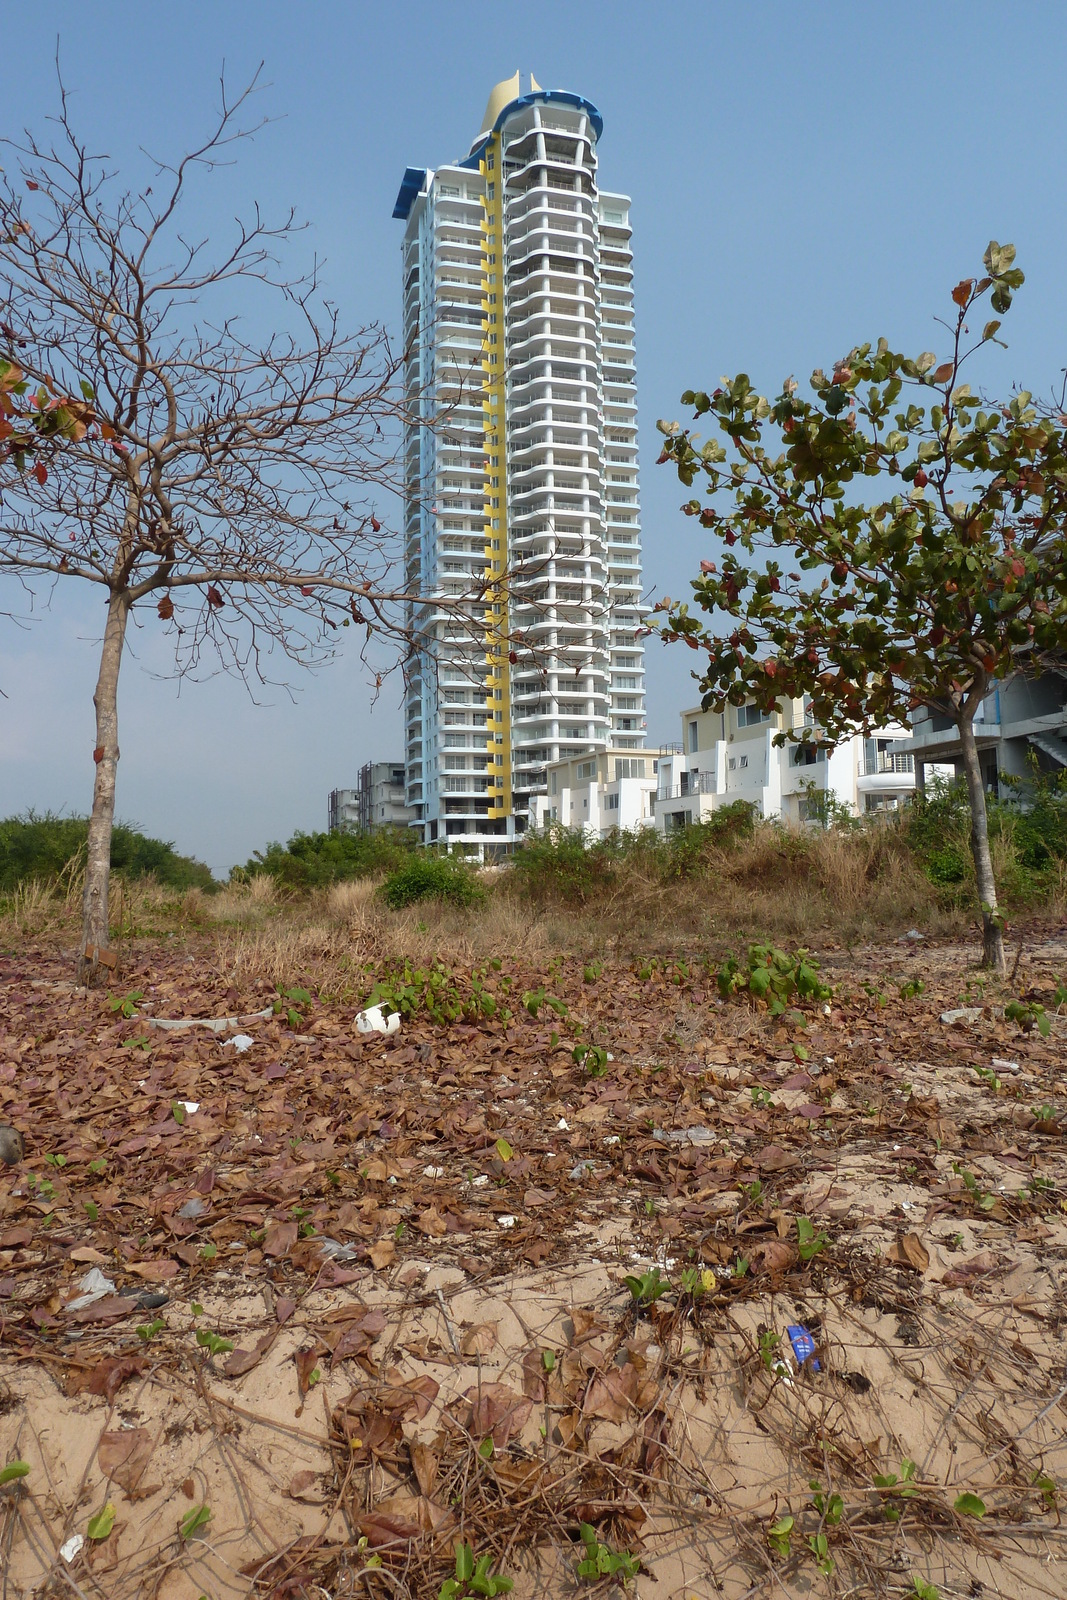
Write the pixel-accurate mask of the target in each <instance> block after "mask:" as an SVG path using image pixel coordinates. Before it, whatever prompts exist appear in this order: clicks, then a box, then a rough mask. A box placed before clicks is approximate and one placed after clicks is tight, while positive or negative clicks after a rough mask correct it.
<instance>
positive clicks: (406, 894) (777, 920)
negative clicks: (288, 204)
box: [0, 779, 1067, 984]
mask: <svg viewBox="0 0 1067 1600" xmlns="http://www.w3.org/2000/svg"><path fill="white" fill-rule="evenodd" d="M1028 790H1029V792H1028V793H1027V794H1026V795H1025V796H1019V795H1018V794H1010V792H1009V798H1008V799H1005V800H1001V801H996V802H993V803H992V804H991V808H990V812H991V826H990V832H991V840H992V849H993V854H994V860H995V864H996V869H997V876H998V881H999V882H1000V883H1001V884H1002V885H1003V889H1004V895H1005V898H1006V904H1007V907H1008V911H1009V915H1011V916H1020V915H1023V914H1026V915H1029V914H1033V913H1042V912H1047V913H1049V914H1057V913H1059V912H1062V910H1063V909H1064V907H1065V906H1067V789H1065V788H1064V786H1063V785H1062V784H1057V783H1056V782H1055V781H1053V780H1047V779H1042V780H1040V781H1036V780H1035V781H1034V782H1033V783H1032V784H1030V785H1028ZM1020 798H1022V799H1025V801H1026V805H1025V808H1023V807H1021V806H1020V805H1019V804H1018V800H1019V799H1020ZM968 828H969V811H968V806H967V799H966V794H965V791H964V790H963V789H962V787H960V786H941V787H937V788H935V789H934V790H933V791H932V792H931V794H930V795H929V796H928V797H927V798H925V799H924V798H919V799H917V800H916V802H915V803H914V804H913V805H912V806H910V807H908V808H907V809H906V810H905V811H903V812H900V813H897V814H895V815H892V816H882V817H878V818H876V819H873V820H870V821H862V822H861V821H853V822H844V821H838V822H836V823H835V824H834V825H833V826H830V827H827V828H825V829H811V828H809V829H803V830H798V829H790V828H786V827H783V826H782V825H780V824H779V823H778V822H776V821H768V822H762V821H757V820H755V819H754V818H753V816H752V814H751V811H750V809H749V808H748V807H747V806H746V805H744V804H741V803H739V804H735V805H731V806H727V807H725V808H724V809H723V810H722V811H720V812H718V813H716V814H715V816H714V817H713V818H711V819H710V820H709V821H707V822H705V823H702V824H699V825H694V826H691V827H688V828H685V829H682V830H679V831H678V832H677V833H673V834H670V835H668V836H667V837H666V838H664V837H662V836H659V835H656V834H654V833H652V832H651V831H647V832H645V831H642V832H637V833H633V834H615V835H612V836H611V837H609V838H607V839H605V840H602V841H598V842H595V843H592V844H587V843H586V842H585V841H583V839H582V836H581V834H580V833H578V832H575V831H569V830H566V829H557V830H553V831H552V832H551V833H547V834H542V835H532V836H530V837H529V838H528V839H527V840H526V841H525V843H524V844H523V846H522V848H521V849H520V850H519V851H518V852H517V853H516V855H515V857H514V858H513V860H512V861H511V862H510V863H508V864H507V865H506V866H503V867H498V868H493V869H489V870H479V869H478V868H476V867H475V866H474V865H472V864H470V863H468V862H467V861H465V860H464V859H463V858H462V857H460V856H441V855H435V854H432V853H430V852H424V851H416V850H415V849H413V847H412V845H411V843H410V841H409V840H408V839H407V838H406V836H404V835H403V834H400V833H384V834H375V835H371V836H367V835H358V834H344V833H340V834H327V833H318V834H299V833H298V834H296V835H295V836H294V837H293V838H292V839H290V840H289V842H288V844H287V845H286V846H282V845H281V844H279V843H273V844H270V845H269V846H268V847H267V849H266V850H264V851H262V852H257V853H256V854H255V855H253V857H252V858H251V859H250V860H249V862H248V863H247V865H246V866H245V867H243V868H237V869H235V870H234V871H233V873H232V874H231V878H230V882H229V883H228V884H226V885H219V884H216V883H215V882H214V881H213V880H212V879H211V877H210V874H208V872H207V869H206V868H205V867H202V866H201V865H200V864H199V863H197V862H193V861H191V860H189V859H188V858H186V857H182V856H179V855H177V854H176V853H175V852H174V849H173V847H172V846H170V845H164V844H161V843H159V842H158V841H153V840H149V839H145V838H144V837H143V836H142V835H140V834H138V833H136V832H135V831H134V830H133V829H129V828H125V827H122V828H118V829H116V833H115V839H116V854H115V860H114V872H113V881H112V891H111V926H112V938H113V940H115V941H118V942H121V941H122V940H137V939H154V938H160V937H168V938H169V937H173V936H175V935H181V934H183V933H194V932H195V933H197V934H200V935H212V936H213V937H214V938H215V939H216V940H217V942H218V944H219V946H220V950H223V951H225V953H226V958H227V959H228V960H229V961H231V962H233V963H234V964H235V966H236V967H237V968H239V969H241V970H242V971H251V969H252V967H253V966H255V965H256V964H259V966H260V967H261V969H262V972H263V974H264V975H266V976H269V977H271V978H274V977H278V978H279V979H282V978H288V979H291V980H293V981H296V980H297V979H303V978H313V979H315V981H320V982H321V981H325V980H326V979H327V976H328V975H330V976H331V978H332V981H333V982H340V983H342V984H343V981H344V974H345V972H346V971H347V970H348V969H349V968H350V967H352V966H353V965H355V966H357V967H360V968H362V966H363V964H364V962H365V961H366V960H367V959H369V955H368V952H372V953H374V954H375V955H381V956H383V957H388V958H389V959H397V960H405V959H408V958H410V959H413V960H416V961H417V960H422V959H426V958H429V957H431V956H436V955H441V956H442V957H444V958H448V959H451V958H453V957H454V958H455V959H458V960H460V961H463V960H465V959H467V958H470V959H472V960H479V959H483V958H485V957H487V956H491V955H493V954H497V953H503V952H507V953H512V954H521V955H523V956H524V957H527V958H530V959H536V958H537V957H538V955H541V956H542V957H544V958H545V959H547V958H549V957H550V956H551V955H552V954H553V953H554V952H558V951H561V950H577V951H581V952H586V953H589V954H590V955H597V954H604V953H609V952H610V953H617V954H619V955H622V956H625V957H626V958H628V959H629V958H630V957H638V956H641V955H643V954H669V953H684V952H691V951H693V950H695V949H701V950H705V951H708V952H710V953H712V954H715V953H721V952H722V951H724V950H726V949H728V948H733V947H734V946H735V945H737V944H738V943H739V942H744V941H746V940H760V939H773V940H776V941H778V942H779V943H785V944H790V943H792V944H798V943H799V944H809V945H818V944H820V943H827V942H829V943H832V944H840V945H844V946H847V947H852V946H854V945H856V944H857V943H862V942H870V941H877V940H879V939H883V938H893V937H899V936H900V935H901V934H903V933H904V932H906V931H908V930H909V929H912V928H918V929H919V930H920V931H922V932H924V933H926V934H934V935H959V934H961V933H963V932H964V931H965V930H966V929H967V928H968V927H969V926H970V925H971V924H972V922H973V917H974V907H975V904H976V901H975V886H974V870H973V865H972V860H971V853H970V850H969V847H968ZM84 837H85V823H84V821H78V820H77V819H70V820H63V819H57V818H52V817H44V818H36V817H32V816H31V817H27V818H22V819H9V820H8V821H7V822H5V823H2V824H0V886H2V889H0V933H2V937H3V939H4V942H5V943H6V944H8V945H9V946H10V945H11V943H12V941H13V940H16V939H18V938H20V937H25V936H27V935H29V934H32V935H34V936H40V935H43V934H46V933H48V932H51V933H53V934H55V935H57V936H59V937H61V938H62V939H64V940H69V941H70V942H73V941H74V939H75V926H76V920H77V915H78V896H79V893H80V883H79V872H78V862H79V859H80V858H79V854H78V852H79V849H81V850H83V849H84Z"/></svg>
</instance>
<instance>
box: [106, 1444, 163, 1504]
mask: <svg viewBox="0 0 1067 1600" xmlns="http://www.w3.org/2000/svg"><path fill="white" fill-rule="evenodd" d="M152 1448H153V1444H152V1435H151V1434H150V1433H149V1431H148V1429H147V1428H121V1429H118V1430H116V1431H114V1432H109V1433H102V1434H101V1435H100V1442H99V1444H98V1445H97V1447H96V1459H97V1462H98V1463H99V1466H100V1471H101V1472H102V1473H103V1474H104V1477H105V1478H111V1479H113V1480H114V1481H115V1483H117V1484H118V1486H119V1488H120V1489H124V1490H125V1492H126V1495H127V1496H128V1498H129V1499H131V1500H137V1499H143V1498H144V1497H145V1496H146V1495H148V1494H152V1493H154V1488H142V1487H141V1480H142V1479H143V1477H144V1474H145V1468H146V1467H147V1466H148V1463H149V1461H150V1460H151V1457H152Z"/></svg>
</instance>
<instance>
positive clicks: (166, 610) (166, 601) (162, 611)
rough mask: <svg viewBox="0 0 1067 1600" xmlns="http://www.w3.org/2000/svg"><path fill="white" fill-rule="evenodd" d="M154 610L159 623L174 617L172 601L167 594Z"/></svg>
mask: <svg viewBox="0 0 1067 1600" xmlns="http://www.w3.org/2000/svg"><path fill="white" fill-rule="evenodd" d="M156 610H157V611H158V612H159V617H160V621H161V622H169V621H170V619H171V617H172V616H173V615H174V601H173V600H172V599H171V597H170V595H169V594H165V595H164V596H163V598H162V600H161V601H160V602H159V604H158V605H157V606H156Z"/></svg>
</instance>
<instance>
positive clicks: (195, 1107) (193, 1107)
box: [182, 1100, 200, 1116]
mask: <svg viewBox="0 0 1067 1600" xmlns="http://www.w3.org/2000/svg"><path fill="white" fill-rule="evenodd" d="M182 1105H183V1106H184V1107H185V1109H186V1111H187V1112H188V1113H189V1115H190V1116H192V1114H193V1112H194V1111H199V1110H200V1101H199V1100H183V1101H182Z"/></svg>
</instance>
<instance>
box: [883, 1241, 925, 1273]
mask: <svg viewBox="0 0 1067 1600" xmlns="http://www.w3.org/2000/svg"><path fill="white" fill-rule="evenodd" d="M886 1255H887V1256H888V1258H889V1260H890V1261H892V1262H893V1263H894V1264H895V1265H896V1266H898V1267H911V1268H912V1270H913V1271H914V1272H925V1271H926V1269H927V1267H928V1266H929V1265H930V1252H929V1250H927V1248H926V1246H925V1245H924V1244H923V1242H922V1240H921V1239H920V1238H919V1235H918V1234H917V1233H898V1234H897V1236H896V1238H895V1239H894V1240H893V1243H892V1244H891V1245H890V1246H889V1249H888V1250H887V1251H886Z"/></svg>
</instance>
